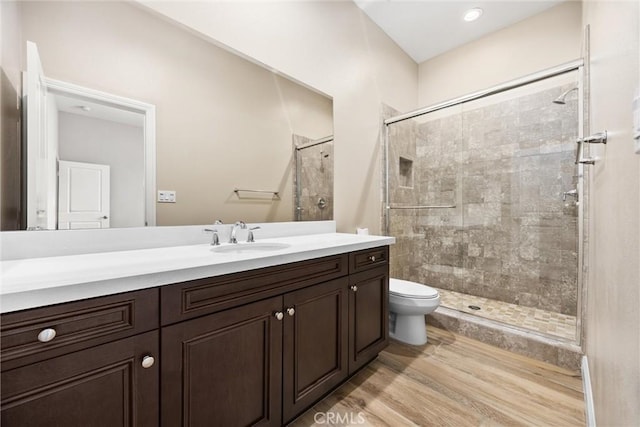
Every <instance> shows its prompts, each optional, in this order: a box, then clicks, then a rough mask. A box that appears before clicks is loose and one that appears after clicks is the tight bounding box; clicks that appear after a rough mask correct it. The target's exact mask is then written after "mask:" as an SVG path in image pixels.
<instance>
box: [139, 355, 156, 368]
mask: <svg viewBox="0 0 640 427" xmlns="http://www.w3.org/2000/svg"><path fill="white" fill-rule="evenodd" d="M154 363H156V359H154V358H153V356H149V355H147V356H145V357H143V358H142V367H143V368H144V369H149V368H150V367H152V366H153V364H154Z"/></svg>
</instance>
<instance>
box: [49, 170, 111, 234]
mask: <svg viewBox="0 0 640 427" xmlns="http://www.w3.org/2000/svg"><path fill="white" fill-rule="evenodd" d="M58 168H59V177H58V192H59V193H58V199H59V200H58V228H59V229H61V230H73V229H80V228H109V226H110V222H109V221H110V220H109V218H110V210H111V207H110V203H111V202H110V193H111V190H110V188H111V184H110V180H111V178H110V176H111V175H110V171H111V168H110V166H109V165H98V164H95V163H81V162H69V161H65V160H60V161H59V162H58Z"/></svg>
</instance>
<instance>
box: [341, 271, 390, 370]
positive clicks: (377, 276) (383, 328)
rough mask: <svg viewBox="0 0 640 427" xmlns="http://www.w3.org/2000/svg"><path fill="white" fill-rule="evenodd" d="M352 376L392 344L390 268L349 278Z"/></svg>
mask: <svg viewBox="0 0 640 427" xmlns="http://www.w3.org/2000/svg"><path fill="white" fill-rule="evenodd" d="M349 291H350V292H349V374H353V373H354V372H356V371H357V370H358V369H360V368H362V367H363V366H364V365H366V364H367V363H369V362H370V361H371V360H372V359H374V358H375V357H376V356H377V355H378V353H380V351H382V350H383V349H384V348H385V347H386V346H387V345H388V344H389V267H388V266H382V267H376V268H374V269H371V270H368V271H364V272H361V273H356V274H353V275H351V276H350V277H349Z"/></svg>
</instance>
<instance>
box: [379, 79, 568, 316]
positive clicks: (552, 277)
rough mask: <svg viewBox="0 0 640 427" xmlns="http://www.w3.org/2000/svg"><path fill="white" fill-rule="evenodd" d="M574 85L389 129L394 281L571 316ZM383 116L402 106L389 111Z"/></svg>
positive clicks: (452, 110) (453, 109)
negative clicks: (561, 99) (562, 101)
mask: <svg viewBox="0 0 640 427" xmlns="http://www.w3.org/2000/svg"><path fill="white" fill-rule="evenodd" d="M569 88H571V85H565V86H558V87H556V88H553V89H547V90H542V91H540V92H538V93H535V94H530V95H524V96H520V97H517V98H513V99H509V100H505V101H500V102H496V103H493V104H490V105H487V103H486V102H485V105H482V106H480V105H478V104H476V105H475V106H474V105H471V103H468V104H466V105H463V106H457V107H451V108H449V109H448V110H449V111H448V112H447V113H446V115H445V114H442V112H439V113H438V117H439V118H435V119H429V118H428V115H427V116H423V117H421V118H418V119H413V120H405V121H403V122H399V123H396V124H393V125H390V127H389V135H390V154H389V158H390V168H389V173H390V200H391V204H392V205H394V206H408V205H432V206H433V205H435V206H448V205H455V208H442V209H436V208H431V209H419V210H418V209H406V210H404V209H393V210H391V215H390V234H391V235H393V236H395V237H396V239H397V244H396V245H394V246H393V247H392V256H391V261H392V265H391V271H392V274H393V275H394V276H395V277H400V278H404V279H409V280H415V281H418V282H421V283H425V284H428V285H430V286H434V287H437V288H442V289H447V290H451V291H456V292H462V293H465V294H470V295H476V296H481V297H484V298H492V299H497V300H500V301H505V302H508V303H512V304H519V305H522V306H528V307H534V308H538V309H543V310H548V311H553V312H558V313H562V314H567V315H576V311H577V264H578V261H577V250H578V248H577V227H578V224H577V219H578V209H577V207H576V205H575V203H574V199H573V198H571V197H569V198H568V200H567V201H566V202H563V200H562V193H563V192H564V191H567V190H570V189H574V188H576V185H577V177H576V176H575V175H576V170H577V169H576V167H575V165H574V159H575V149H576V143H575V138H576V136H577V134H578V110H577V101H576V100H575V97H573V99H571V98H568V99H567V103H566V105H557V104H554V103H552V101H553V100H554V99H555V98H556V97H557V96H558V95H560V94H561V93H562V92H563V91H564V90H566V89H569ZM383 114H384V116H385V117H391V116H393V115H396V114H397V112H396V111H393V110H392V109H391V108H388V107H385V109H384V112H383Z"/></svg>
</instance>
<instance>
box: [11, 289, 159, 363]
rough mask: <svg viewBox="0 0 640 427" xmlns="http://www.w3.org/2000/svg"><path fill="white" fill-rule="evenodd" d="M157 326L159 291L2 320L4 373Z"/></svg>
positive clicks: (38, 310) (61, 306)
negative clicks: (7, 370)
mask: <svg viewBox="0 0 640 427" xmlns="http://www.w3.org/2000/svg"><path fill="white" fill-rule="evenodd" d="M158 321H159V315H158V289H146V290H143V291H135V292H127V293H123V294H117V295H110V296H105V297H99V298H92V299H87V300H82V301H76V302H70V303H64V304H58V305H53V306H48V307H42V308H36V309H32V310H24V311H19V312H15V313H7V314H3V315H2V326H1V328H0V336H1V347H2V349H1V351H0V362H1V363H2V370H3V371H4V370H6V369H11V368H15V367H17V366H22V365H25V364H29V363H34V362H36V361H40V360H44V359H47V358H50V357H56V356H59V355H62V354H66V353H69V352H73V351H78V350H82V349H84V348H88V347H92V346H96V345H99V344H102V343H105V342H109V341H113V340H116V339H120V338H125V337H128V336H132V335H136V334H139V333H141V332H146V331H149V330H151V329H155V328H157V327H158ZM53 331H55V333H53ZM47 335H48V336H47Z"/></svg>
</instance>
